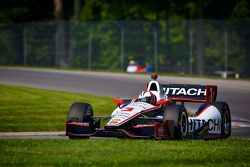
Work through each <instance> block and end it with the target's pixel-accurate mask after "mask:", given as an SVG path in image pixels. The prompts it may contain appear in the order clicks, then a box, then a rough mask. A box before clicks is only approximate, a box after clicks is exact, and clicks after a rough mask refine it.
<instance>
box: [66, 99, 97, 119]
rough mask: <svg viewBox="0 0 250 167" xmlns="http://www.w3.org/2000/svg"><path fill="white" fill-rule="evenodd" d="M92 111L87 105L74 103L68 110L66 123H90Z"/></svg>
mask: <svg viewBox="0 0 250 167" xmlns="http://www.w3.org/2000/svg"><path fill="white" fill-rule="evenodd" d="M92 116H93V109H92V107H91V105H90V104H88V103H81V102H76V103H73V104H72V105H71V107H70V109H69V114H68V118H67V121H68V122H69V121H75V122H83V121H91V120H92V119H93V118H92Z"/></svg>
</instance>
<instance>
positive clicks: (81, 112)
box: [66, 102, 95, 139]
mask: <svg viewBox="0 0 250 167" xmlns="http://www.w3.org/2000/svg"><path fill="white" fill-rule="evenodd" d="M67 122H84V123H89V125H90V132H91V133H92V132H93V131H94V129H95V123H94V119H93V109H92V107H91V105H90V104H88V103H80V102H76V103H73V104H72V105H71V107H70V109H69V114H68V118H67ZM66 129H68V131H67V130H66V133H68V132H71V133H79V131H78V130H76V129H77V128H76V129H75V128H74V127H71V126H68V128H67V127H66ZM88 133H89V132H88ZM68 136H69V139H88V138H89V137H82V136H74V135H71V134H69V135H68Z"/></svg>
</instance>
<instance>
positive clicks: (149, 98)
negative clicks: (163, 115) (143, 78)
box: [140, 92, 156, 105]
mask: <svg viewBox="0 0 250 167" xmlns="http://www.w3.org/2000/svg"><path fill="white" fill-rule="evenodd" d="M140 101H142V102H145V103H150V104H152V105H155V103H156V97H155V95H154V94H153V93H152V92H145V93H144V94H143V96H142V97H140Z"/></svg>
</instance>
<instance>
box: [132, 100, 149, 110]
mask: <svg viewBox="0 0 250 167" xmlns="http://www.w3.org/2000/svg"><path fill="white" fill-rule="evenodd" d="M131 105H132V106H135V107H140V108H142V109H143V110H145V109H147V108H146V107H145V103H141V102H136V103H133V104H131Z"/></svg>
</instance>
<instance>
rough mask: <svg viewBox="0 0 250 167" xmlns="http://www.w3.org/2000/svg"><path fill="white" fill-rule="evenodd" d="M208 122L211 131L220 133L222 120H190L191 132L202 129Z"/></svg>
mask: <svg viewBox="0 0 250 167" xmlns="http://www.w3.org/2000/svg"><path fill="white" fill-rule="evenodd" d="M206 122H208V130H209V131H220V130H221V120H220V119H209V120H208V121H206V120H204V119H189V120H188V127H189V131H194V130H197V129H199V128H200V127H202V126H203V125H204V124H205V123H206Z"/></svg>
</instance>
